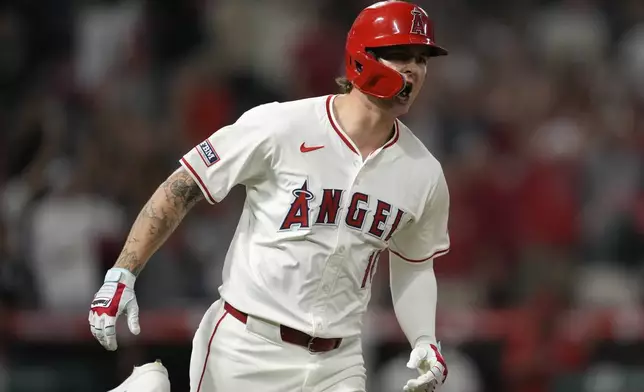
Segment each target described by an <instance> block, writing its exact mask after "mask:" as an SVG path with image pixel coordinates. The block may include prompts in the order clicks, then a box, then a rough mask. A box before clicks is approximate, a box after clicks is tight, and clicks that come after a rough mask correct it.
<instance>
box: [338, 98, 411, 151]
mask: <svg viewBox="0 0 644 392" xmlns="http://www.w3.org/2000/svg"><path fill="white" fill-rule="evenodd" d="M333 97H334V96H333V95H329V97H328V98H327V99H326V114H327V116H328V117H329V122H330V123H331V126H332V127H333V130H334V131H335V133H337V134H338V136H340V139H342V141H343V142H344V144H346V145H347V147H349V149H350V150H351V151H353V152H354V153H356V154H357V155H360V154H359V153H358V151H356V149H355V148H353V145H352V144H351V142H349V140H348V139H347V138H346V137H345V136H344V134H343V133H342V131H340V126H339V125H338V124H336V123H335V121H334V119H333V114H332V113H331V111H332V110H333V108H331V99H333ZM399 135H400V132H399V131H398V120H397V119H396V120H395V121H394V136H393V137H392V138H391V139H389V141H388V142H387V143H386V144H385V145H384V146H383V147H382V148H383V149H385V148H388V147H391V146H393V145H394V144H395V143H396V142H397V141H398V136H399Z"/></svg>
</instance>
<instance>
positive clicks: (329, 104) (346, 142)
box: [326, 95, 360, 155]
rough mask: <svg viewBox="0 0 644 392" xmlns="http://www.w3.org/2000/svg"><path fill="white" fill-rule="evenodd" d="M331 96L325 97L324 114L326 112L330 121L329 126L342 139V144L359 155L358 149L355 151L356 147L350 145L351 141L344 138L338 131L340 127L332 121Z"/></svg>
mask: <svg viewBox="0 0 644 392" xmlns="http://www.w3.org/2000/svg"><path fill="white" fill-rule="evenodd" d="M331 98H333V95H329V97H328V98H327V99H326V114H327V116H328V117H329V122H330V123H331V126H332V127H333V130H334V131H335V133H337V134H338V136H340V139H342V141H343V142H344V144H346V145H347V147H349V149H350V150H351V151H353V152H354V153H356V154H358V155H360V154H359V153H358V151H356V149H355V148H353V146H352V145H351V143H350V142H349V141H348V140H347V138H346V137H344V135H343V134H342V132H340V128H339V127H338V126H337V125H336V123H335V121H333V115H332V114H331V110H333V109H332V108H331Z"/></svg>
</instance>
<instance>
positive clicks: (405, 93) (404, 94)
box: [398, 82, 414, 98]
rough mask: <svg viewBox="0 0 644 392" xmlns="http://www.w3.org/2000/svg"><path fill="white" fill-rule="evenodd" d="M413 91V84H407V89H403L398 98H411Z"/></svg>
mask: <svg viewBox="0 0 644 392" xmlns="http://www.w3.org/2000/svg"><path fill="white" fill-rule="evenodd" d="M413 89H414V85H413V83H409V82H407V83H405V87H404V88H403V89H402V91H401V92H399V93H398V96H399V97H400V98H409V96H410V95H411V92H412V90H413Z"/></svg>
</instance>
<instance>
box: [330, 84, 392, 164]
mask: <svg viewBox="0 0 644 392" xmlns="http://www.w3.org/2000/svg"><path fill="white" fill-rule="evenodd" d="M333 106H334V107H333V110H334V113H335V117H336V119H337V121H338V122H339V123H340V126H341V127H342V129H343V130H344V132H345V133H346V134H347V136H349V137H350V138H351V140H352V141H353V143H354V144H355V145H356V147H358V149H359V150H360V153H361V154H362V157H363V158H366V157H367V156H368V155H369V154H371V153H372V152H374V151H375V150H377V149H379V148H380V147H382V146H383V145H384V144H385V143H387V141H389V139H390V138H391V136H392V130H393V127H394V122H395V121H396V118H395V117H394V116H392V115H387V114H386V113H385V112H384V111H383V110H382V109H380V108H378V107H377V106H376V105H375V104H373V103H372V102H370V101H369V100H368V99H367V98H366V97H365V96H364V95H362V94H357V93H354V94H343V95H338V96H337V97H336V99H335V100H334V105H333Z"/></svg>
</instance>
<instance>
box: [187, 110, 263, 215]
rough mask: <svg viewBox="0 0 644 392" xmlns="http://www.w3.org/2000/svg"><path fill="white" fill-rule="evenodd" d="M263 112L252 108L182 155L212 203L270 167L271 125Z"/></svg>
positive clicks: (190, 171) (207, 198) (257, 176)
mask: <svg viewBox="0 0 644 392" xmlns="http://www.w3.org/2000/svg"><path fill="white" fill-rule="evenodd" d="M264 113H265V110H260V109H258V108H255V109H251V110H249V111H248V112H246V113H244V114H243V115H242V116H241V117H240V118H239V119H238V120H237V121H236V122H235V123H233V124H231V125H228V126H225V127H223V128H220V129H219V130H217V131H216V132H215V133H213V134H212V135H210V136H209V137H208V138H207V139H206V140H204V141H203V142H201V143H199V144H198V145H196V146H195V147H194V148H193V149H191V150H190V151H188V152H187V153H186V154H185V155H184V156H183V157H182V158H181V160H180V163H181V165H182V166H183V167H184V168H185V169H186V170H187V171H188V173H190V175H191V176H192V177H193V178H194V180H195V181H196V182H197V184H198V185H199V188H200V189H201V191H202V192H203V194H204V196H205V198H206V200H208V202H209V203H210V204H214V203H216V202H217V203H218V202H220V201H221V200H223V199H224V197H226V195H227V194H228V192H230V190H231V189H232V188H233V187H234V186H235V185H238V184H243V185H248V183H249V182H250V181H252V180H256V179H259V178H262V177H263V176H265V175H266V173H267V171H268V169H269V168H270V167H271V164H270V160H271V156H272V153H273V145H272V142H271V141H272V140H273V137H272V136H271V129H272V128H271V125H270V121H269V120H267V119H266V118H265V117H263V116H262V114H264Z"/></svg>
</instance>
